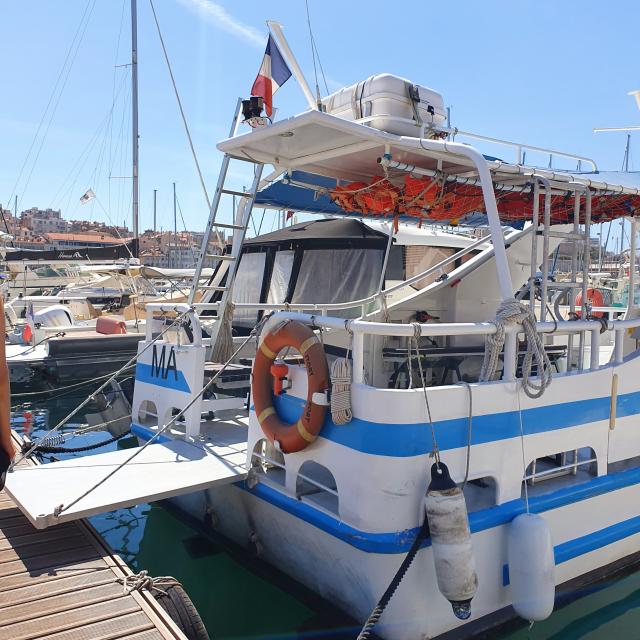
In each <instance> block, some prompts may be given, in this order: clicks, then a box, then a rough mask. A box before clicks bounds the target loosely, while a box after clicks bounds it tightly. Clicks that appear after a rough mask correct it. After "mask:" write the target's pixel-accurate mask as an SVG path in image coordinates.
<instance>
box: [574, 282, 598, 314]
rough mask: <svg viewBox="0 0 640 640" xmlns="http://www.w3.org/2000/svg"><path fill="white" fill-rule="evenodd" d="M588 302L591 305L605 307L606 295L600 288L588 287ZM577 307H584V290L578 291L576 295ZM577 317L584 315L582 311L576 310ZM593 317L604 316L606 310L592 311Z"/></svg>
mask: <svg viewBox="0 0 640 640" xmlns="http://www.w3.org/2000/svg"><path fill="white" fill-rule="evenodd" d="M587 303H588V304H589V305H590V306H591V307H604V296H603V295H602V292H601V291H600V290H599V289H594V288H593V287H589V288H588V289H587ZM576 307H580V308H582V291H578V294H577V295H576ZM576 317H577V318H581V317H582V311H580V310H577V311H576ZM591 317H592V318H602V317H604V311H592V312H591Z"/></svg>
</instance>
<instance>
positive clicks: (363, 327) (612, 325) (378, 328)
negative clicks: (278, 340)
mask: <svg viewBox="0 0 640 640" xmlns="http://www.w3.org/2000/svg"><path fill="white" fill-rule="evenodd" d="M283 319H289V320H298V321H300V322H305V323H307V324H312V325H313V326H316V327H323V328H325V329H333V330H337V331H346V330H347V329H348V330H349V331H350V332H351V333H352V334H353V345H352V354H353V381H354V383H356V384H364V380H365V378H364V336H365V335H376V336H398V337H407V338H410V337H412V336H414V335H415V323H411V324H398V323H387V322H369V321H366V320H344V318H332V317H327V316H321V317H318V316H313V315H308V314H303V313H295V312H287V311H283V312H279V313H276V314H274V315H273V316H271V318H269V320H267V322H266V323H265V325H264V327H263V334H262V335H266V334H268V333H269V331H270V330H271V329H272V328H273V327H274V326H275V325H276V324H278V323H279V322H281V321H282V320H283ZM419 327H420V335H422V336H429V337H443V336H462V335H467V336H488V335H493V334H495V333H496V331H497V326H496V325H495V324H494V323H493V322H462V323H453V322H448V323H442V324H420V325H419ZM637 327H640V317H638V318H633V319H630V320H608V321H607V324H606V327H605V331H613V332H615V349H614V354H613V362H614V363H615V364H620V363H621V362H622V361H623V340H624V335H625V332H626V330H627V329H635V328H637ZM504 330H505V333H506V334H507V336H509V337H510V338H511V340H512V342H513V347H512V348H511V349H509V350H508V349H507V347H506V343H505V356H504V358H505V371H504V379H505V380H511V379H514V377H515V372H514V371H513V370H512V369H513V367H511V366H510V365H508V363H509V362H510V361H511V360H512V359H513V362H514V363H515V355H516V352H515V336H517V334H518V333H521V332H522V331H523V329H522V326H521V325H517V324H516V325H507V326H506V327H504ZM601 330H602V324H601V322H600V321H599V320H575V321H574V320H571V321H568V320H565V321H562V322H537V323H536V331H537V332H538V333H549V334H552V333H555V334H559V335H565V334H566V335H573V334H574V333H579V332H585V331H589V332H590V333H591V361H590V365H589V368H590V369H592V370H593V369H597V368H598V366H599V361H598V356H599V346H600V332H601ZM511 352H513V353H511ZM511 355H513V358H511Z"/></svg>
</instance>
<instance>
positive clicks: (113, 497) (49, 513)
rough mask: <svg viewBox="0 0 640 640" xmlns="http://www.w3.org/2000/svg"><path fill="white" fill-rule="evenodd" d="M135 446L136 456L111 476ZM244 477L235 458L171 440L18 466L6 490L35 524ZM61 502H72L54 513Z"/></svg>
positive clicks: (50, 523)
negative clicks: (83, 494)
mask: <svg viewBox="0 0 640 640" xmlns="http://www.w3.org/2000/svg"><path fill="white" fill-rule="evenodd" d="M245 446H246V445H245ZM136 452H137V456H136V457H134V458H133V459H132V460H131V461H130V462H127V464H125V466H124V467H122V468H120V469H118V470H117V471H116V473H114V475H112V476H111V477H108V476H109V474H110V473H111V472H112V471H114V470H116V469H117V468H118V466H119V465H121V464H122V463H123V462H125V461H127V460H129V459H130V458H131V456H132V455H133V454H134V453H136ZM245 477H246V470H245V469H244V467H243V466H239V465H238V462H237V460H235V459H231V460H229V459H226V458H225V457H224V456H218V455H215V453H212V452H211V451H207V450H205V449H204V448H202V447H200V446H197V445H195V444H191V443H188V442H184V441H179V440H172V441H169V442H164V443H161V444H151V445H149V446H147V447H146V448H144V447H138V448H135V449H123V450H119V451H109V452H107V453H102V454H98V455H94V456H86V457H83V458H74V459H70V460H62V461H59V462H52V463H50V464H43V465H38V466H35V467H29V468H25V469H16V470H14V471H13V472H12V473H10V474H8V476H7V483H6V491H7V493H8V494H9V495H10V496H11V497H12V498H13V500H14V501H15V502H16V504H17V505H18V506H19V507H20V509H21V510H22V512H23V513H24V514H25V515H26V516H27V518H28V519H29V520H30V521H31V522H32V523H33V525H34V526H35V527H36V528H38V529H44V528H46V527H49V526H51V525H54V524H60V523H62V522H69V521H72V520H78V519H81V518H85V517H88V516H92V515H95V514H98V513H104V512H106V511H113V510H115V509H121V508H125V507H131V506H133V505H136V504H140V503H143V502H153V501H156V500H163V499H165V498H170V497H173V496H177V495H182V494H185V493H191V492H193V491H198V490H201V489H205V488H208V487H212V486H217V485H221V484H226V483H230V482H236V481H238V480H242V479H244V478H245ZM105 478H107V479H106V480H105ZM101 481H103V482H102V484H99V486H97V487H96V488H95V489H94V490H92V491H91V492H90V493H89V494H88V495H87V496H85V497H83V498H81V499H80V500H79V501H78V502H75V504H73V503H74V501H76V500H77V499H78V498H79V497H80V496H81V495H82V493H83V491H86V490H87V489H89V488H90V487H94V486H95V485H97V484H98V483H100V482H101ZM43 487H46V491H43ZM61 505H64V506H66V505H70V506H69V507H68V508H66V509H63V510H62V512H61V513H59V515H56V510H57V509H58V508H59V507H60V506H61Z"/></svg>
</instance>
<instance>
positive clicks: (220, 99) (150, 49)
mask: <svg viewBox="0 0 640 640" xmlns="http://www.w3.org/2000/svg"><path fill="white" fill-rule="evenodd" d="M154 2H155V7H156V11H157V14H158V19H159V22H160V26H161V29H162V33H163V36H164V39H165V44H166V47H167V50H168V54H169V57H170V60H171V64H172V66H173V71H174V75H175V78H176V82H177V85H178V89H179V91H180V94H181V98H182V101H183V106H184V109H185V112H186V115H187V119H188V122H189V125H190V128H191V132H192V136H193V141H194V145H195V148H196V151H197V155H198V159H199V161H200V164H201V167H202V170H203V174H204V178H205V181H206V184H207V188H208V190H209V192H212V191H213V190H214V185H215V183H216V181H217V177H218V169H219V166H220V161H221V154H220V152H218V151H217V149H216V142H217V141H219V140H221V139H223V138H225V137H226V136H227V134H228V130H229V126H230V122H231V119H232V116H233V111H234V108H235V105H236V100H237V98H238V97H240V96H242V97H247V96H248V95H249V93H250V89H251V85H252V84H253V80H254V79H255V76H256V73H257V70H258V68H259V66H260V63H261V60H262V56H263V53H264V47H265V44H266V37H267V27H266V24H265V21H266V20H267V19H272V20H277V21H279V22H281V23H282V24H283V25H284V30H285V34H286V36H287V38H288V40H289V43H290V45H291V48H292V49H293V51H294V53H295V55H296V57H297V58H298V60H299V63H300V65H301V67H302V69H303V71H304V73H305V75H306V76H307V79H308V80H309V82H310V83H311V84H312V85H313V84H314V83H315V80H314V70H313V61H312V56H311V48H310V44H309V31H308V25H307V14H306V7H305V2H304V0H271V1H270V2H264V1H261V2H258V1H257V0H244V1H243V2H237V1H236V2H232V1H231V0H216V1H214V0H154ZM129 3H130V0H64V1H60V0H22V1H18V0H0V11H1V12H2V38H0V81H1V83H2V97H1V99H0V144H1V152H0V203H1V204H3V205H5V206H10V207H11V208H12V209H13V204H14V202H13V197H14V195H16V194H17V196H18V211H19V212H20V211H22V210H24V209H27V208H30V207H34V206H37V207H40V208H46V207H53V208H56V209H58V208H61V209H62V214H63V216H64V217H66V218H68V219H79V218H84V219H94V220H100V221H105V222H113V223H122V222H126V223H127V224H128V225H129V226H130V221H131V179H130V176H131V129H130V125H131V117H130V104H131V102H130V99H131V96H130V67H129V66H126V65H128V63H129V62H130V14H129V10H130V7H129ZM309 11H310V17H311V25H312V28H313V34H314V38H315V42H316V45H317V48H318V51H319V54H320V62H321V63H322V67H323V70H324V72H325V74H326V81H327V85H328V89H329V91H334V90H336V89H337V88H339V87H342V86H347V85H350V84H353V83H355V82H357V81H359V80H361V79H364V78H367V77H369V76H371V75H374V74H376V73H383V72H389V73H394V74H396V75H400V76H403V77H406V78H408V79H411V80H412V81H413V82H415V83H418V84H422V85H426V86H429V87H431V88H433V89H435V90H437V91H438V92H440V93H442V94H443V96H444V100H445V104H446V105H448V106H450V107H451V113H452V124H453V125H455V126H457V127H459V128H460V129H463V130H467V131H473V132H475V133H480V134H483V135H488V136H494V137H499V138H502V139H507V140H513V141H517V142H524V143H527V144H531V145H535V146H541V147H546V148H553V149H557V150H562V151H567V152H571V153H575V154H578V155H583V156H588V157H593V158H594V159H595V160H596V161H597V163H598V166H599V168H600V169H613V170H618V169H620V168H621V166H622V160H623V154H624V145H625V134H624V133H597V134H594V133H593V128H594V127H603V126H627V125H634V124H640V112H639V111H638V108H637V107H636V104H635V101H634V99H633V98H632V97H630V96H628V95H627V93H628V92H629V91H631V90H633V89H639V88H640V70H639V69H638V61H639V60H640V55H639V54H640V51H639V49H640V39H639V38H638V37H637V25H638V22H639V20H640V3H638V2H637V1H633V0H629V1H627V0H610V1H609V2H608V3H606V5H604V4H603V3H602V2H601V1H600V0H583V1H578V0H553V1H551V0H510V1H509V0H482V1H480V0H478V1H475V0H448V1H447V2H442V1H440V2H433V1H431V0H429V1H421V0H418V1H417V2H412V3H398V2H389V1H388V0H386V1H381V0H368V1H367V2H366V3H363V2H353V1H349V0H309ZM138 72H139V113H140V116H139V123H140V173H139V175H140V212H141V222H140V227H141V229H145V228H150V227H152V225H153V190H154V189H157V190H158V193H157V203H158V207H157V227H158V229H159V228H161V227H162V228H164V229H170V228H172V227H173V194H172V183H173V182H175V183H176V192H177V201H178V205H179V214H178V215H179V217H178V228H179V229H182V228H183V222H182V219H181V217H182V218H184V225H185V226H186V227H187V228H189V229H194V230H197V229H202V228H203V227H204V225H205V223H206V219H207V216H208V211H207V207H206V203H205V198H204V195H203V193H202V189H201V187H200V183H199V180H198V176H197V173H196V170H195V166H194V163H193V159H192V156H191V153H190V150H189V146H188V142H187V138H186V136H185V133H184V129H183V125H182V122H181V120H180V114H179V111H178V107H177V103H176V100H175V96H174V94H173V89H172V87H171V83H170V79H169V75H168V72H167V68H166V64H165V61H164V58H163V57H162V50H161V48H160V43H159V39H158V34H157V32H156V28H155V24H154V22H153V15H152V13H151V9H150V4H149V0H138ZM319 81H320V86H321V89H322V93H323V95H325V94H326V89H325V84H324V81H323V79H322V77H320V79H319ZM274 102H275V106H276V107H277V108H278V117H286V116H290V115H294V114H295V113H299V112H301V111H303V110H304V109H305V108H306V102H305V99H304V96H303V94H302V92H301V90H300V87H299V86H298V85H297V83H296V81H295V80H294V79H291V80H290V81H289V82H288V83H287V84H285V85H284V87H283V88H282V89H281V90H280V91H279V92H278V94H277V95H276V97H275V100H274ZM495 155H499V154H498V153H496V154H495ZM502 157H508V153H507V152H505V151H503V153H502ZM531 159H533V158H531ZM636 159H637V161H636ZM539 160H540V161H541V162H544V159H543V158H539ZM631 168H632V169H638V170H640V132H638V134H636V135H635V136H632V142H631ZM231 178H232V179H233V181H234V182H235V183H236V184H235V185H234V186H236V187H241V186H242V183H243V182H246V179H245V176H243V175H241V174H238V173H235V174H234V175H232V176H231ZM89 188H91V189H93V190H94V192H95V193H96V195H97V198H96V200H94V201H92V202H90V203H89V204H86V205H80V203H79V199H80V197H81V196H82V195H83V193H84V192H85V191H86V190H87V189H89ZM10 200H11V201H10ZM9 201H10V202H9ZM180 216H181V217H180ZM267 216H269V217H268V218H267V219H266V220H265V222H264V226H263V227H262V230H263V231H268V230H270V228H272V226H273V224H274V217H275V216H273V215H269V213H267Z"/></svg>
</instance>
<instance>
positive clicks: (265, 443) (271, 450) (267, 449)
mask: <svg viewBox="0 0 640 640" xmlns="http://www.w3.org/2000/svg"><path fill="white" fill-rule="evenodd" d="M251 468H252V469H254V470H255V471H256V472H257V473H262V474H264V475H266V476H267V477H269V478H270V479H271V480H273V481H274V482H277V483H278V484H281V485H283V486H284V483H285V476H286V472H285V465H284V454H283V453H282V451H278V450H277V449H276V448H275V447H274V446H273V444H271V442H269V440H267V439H266V438H262V439H261V440H258V442H256V444H255V446H254V447H253V454H252V455H251Z"/></svg>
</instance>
